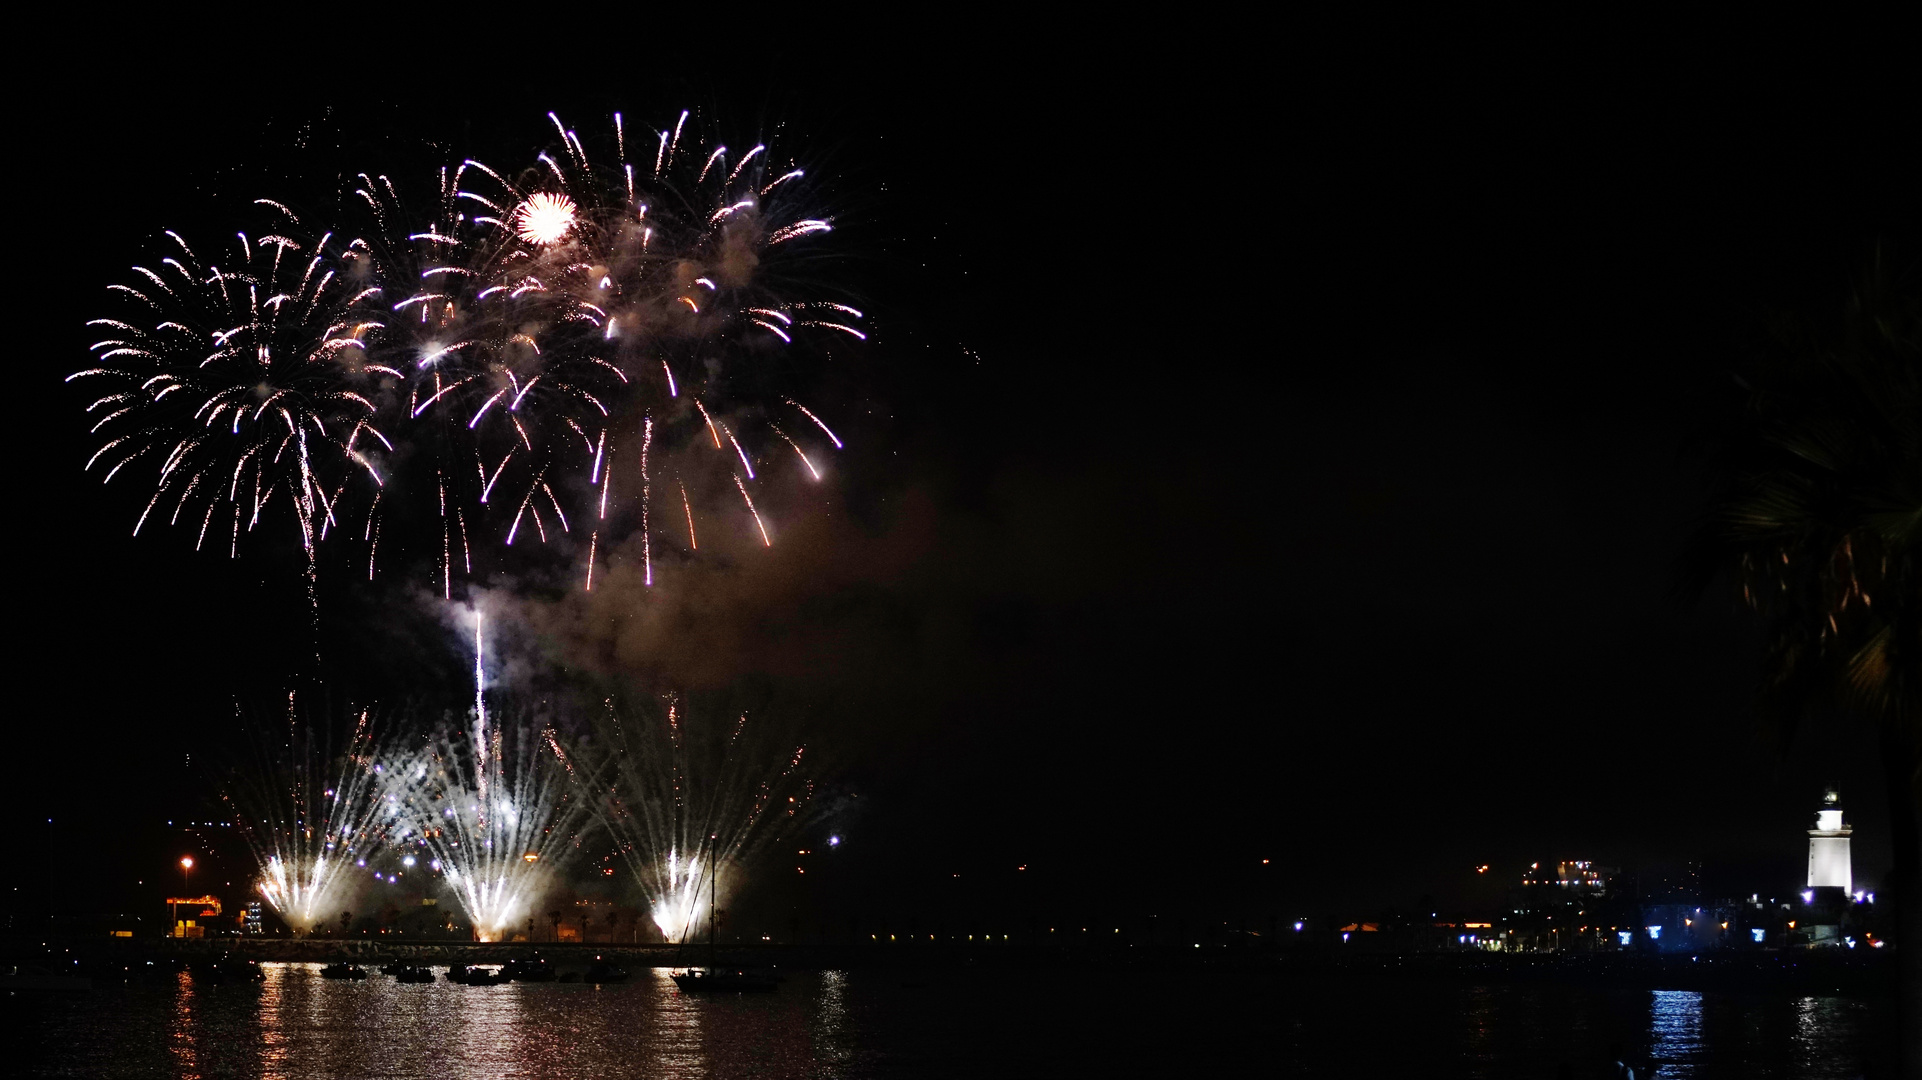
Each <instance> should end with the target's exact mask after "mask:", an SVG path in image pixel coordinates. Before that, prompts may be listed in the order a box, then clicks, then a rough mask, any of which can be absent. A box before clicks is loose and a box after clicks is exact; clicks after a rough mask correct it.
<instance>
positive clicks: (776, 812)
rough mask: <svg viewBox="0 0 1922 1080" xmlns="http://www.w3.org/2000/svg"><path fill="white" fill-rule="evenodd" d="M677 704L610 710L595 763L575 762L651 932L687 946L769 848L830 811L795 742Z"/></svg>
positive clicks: (773, 730)
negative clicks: (717, 902) (643, 903)
mask: <svg viewBox="0 0 1922 1080" xmlns="http://www.w3.org/2000/svg"><path fill="white" fill-rule="evenodd" d="M689 713H690V710H689V709H688V708H687V706H686V704H685V702H683V701H682V700H680V699H679V698H676V697H672V696H670V697H668V698H666V699H664V700H644V701H642V702H639V703H638V704H636V705H632V706H626V707H622V706H617V705H616V704H615V703H614V702H612V701H609V702H607V703H606V705H605V709H604V711H603V712H602V713H601V714H600V716H599V718H598V720H597V722H596V724H595V727H594V739H593V742H592V745H593V747H594V749H593V750H592V751H591V752H590V753H588V754H585V755H583V756H584V757H589V758H591V761H589V760H583V761H578V762H570V763H569V764H570V773H571V775H572V776H573V778H574V781H575V784H576V787H577V789H579V790H581V791H582V792H583V793H584V794H585V795H586V797H587V799H588V801H590V802H591V807H592V812H593V813H594V815H595V817H596V818H598V819H599V821H600V822H601V824H602V825H603V826H604V827H605V828H606V829H607V831H608V832H609V834H610V835H611V838H612V839H613V841H614V845H615V851H616V853H617V854H618V856H619V858H620V860H621V861H622V863H623V864H624V865H625V866H626V868H627V870H628V872H629V874H630V875H631V876H632V878H633V880H634V882H635V883H636V884H637V885H638V886H639V887H640V889H641V892H642V895H643V896H644V897H645V898H646V900H647V903H648V905H649V908H650V910H651V912H652V915H653V918H654V924H655V926H657V927H658V928H659V929H660V931H661V933H662V935H663V936H664V937H665V938H667V939H668V940H670V941H681V940H685V939H686V938H687V936H688V934H689V933H690V932H691V931H693V930H694V929H696V928H697V927H699V926H700V925H701V924H702V923H703V922H704V921H705V919H706V917H707V912H708V905H709V903H710V898H711V897H716V896H719V897H725V895H726V894H727V893H728V892H729V891H730V889H731V888H733V887H737V886H738V884H739V880H738V879H739V878H740V876H741V875H743V874H744V873H745V872H746V871H747V870H748V869H749V868H750V867H751V866H752V865H753V862H754V859H755V857H756V856H757V855H759V854H760V853H761V852H762V851H764V850H765V849H766V848H767V847H768V846H769V845H771V844H772V843H774V842H775V841H777V840H780V839H782V838H785V837H791V836H793V835H794V834H796V833H798V832H800V831H801V830H802V829H804V828H805V827H806V826H807V825H808V824H810V823H811V822H812V821H814V820H815V819H816V818H817V817H818V816H819V814H820V813H821V812H822V810H823V805H822V803H821V801H820V800H818V799H816V797H815V794H816V784H817V782H816V780H815V779H814V778H813V776H812V775H811V774H810V772H809V771H808V770H807V769H806V768H804V767H803V762H804V760H805V759H807V757H808V754H807V748H806V746H805V745H803V744H801V743H800V742H799V741H798V740H797V739H795V738H794V737H793V736H792V734H791V733H790V732H787V731H785V730H783V729H782V728H781V727H780V726H779V725H776V724H773V723H770V722H755V721H752V720H750V718H749V717H748V716H747V715H745V714H742V715H738V716H735V717H731V718H729V717H726V716H725V715H724V714H723V715H721V716H716V717H708V716H705V715H698V716H690V715H689Z"/></svg>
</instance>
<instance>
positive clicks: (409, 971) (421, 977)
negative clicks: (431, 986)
mask: <svg viewBox="0 0 1922 1080" xmlns="http://www.w3.org/2000/svg"><path fill="white" fill-rule="evenodd" d="M394 981H395V982H403V983H430V982H433V981H434V973H433V972H431V971H429V970H427V969H426V968H424V967H416V966H414V965H412V964H403V965H401V966H400V967H399V968H398V969H397V970H396V971H395V972H394Z"/></svg>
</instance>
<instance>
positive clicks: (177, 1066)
mask: <svg viewBox="0 0 1922 1080" xmlns="http://www.w3.org/2000/svg"><path fill="white" fill-rule="evenodd" d="M195 1004H196V1002H195V993H194V977H193V975H192V974H190V973H188V972H185V971H182V972H179V973H177V974H176V975H175V976H174V1008H173V1023H172V1024H171V1025H170V1026H169V1027H168V1030H167V1036H168V1037H167V1049H169V1050H170V1051H172V1052H173V1059H174V1075H176V1076H179V1077H181V1078H182V1080H198V1077H199V1076H200V1053H199V1038H198V1030H197V1029H198V1027H199V1025H198V1024H196V1023H195V1022H194V1006H195Z"/></svg>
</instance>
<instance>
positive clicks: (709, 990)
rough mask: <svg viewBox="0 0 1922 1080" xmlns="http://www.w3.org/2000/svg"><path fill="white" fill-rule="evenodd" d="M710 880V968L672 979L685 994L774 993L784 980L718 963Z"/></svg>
mask: <svg viewBox="0 0 1922 1080" xmlns="http://www.w3.org/2000/svg"><path fill="white" fill-rule="evenodd" d="M716 876H718V875H710V876H709V877H708V881H707V953H708V966H707V967H706V968H689V969H687V970H686V971H682V972H679V973H677V974H674V975H671V976H669V978H671V979H673V980H674V985H675V986H678V987H680V988H681V992H682V993H684V994H772V993H773V992H774V991H775V989H776V988H777V987H779V986H780V980H779V979H776V978H775V977H774V976H772V975H763V974H761V973H759V972H753V971H743V970H741V969H739V968H724V967H721V966H720V964H719V963H718V962H717V960H718V957H719V955H720V953H719V946H718V945H716V944H715V942H714V879H715V877H716Z"/></svg>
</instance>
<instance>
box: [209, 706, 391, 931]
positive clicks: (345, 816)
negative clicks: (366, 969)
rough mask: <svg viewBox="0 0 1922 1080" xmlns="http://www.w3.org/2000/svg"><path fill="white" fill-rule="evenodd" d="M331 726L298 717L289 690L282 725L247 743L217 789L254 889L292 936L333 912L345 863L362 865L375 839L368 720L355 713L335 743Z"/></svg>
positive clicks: (376, 805)
mask: <svg viewBox="0 0 1922 1080" xmlns="http://www.w3.org/2000/svg"><path fill="white" fill-rule="evenodd" d="M330 727H331V725H330V724H329V723H328V722H327V721H325V720H321V719H316V718H314V717H311V716H310V717H307V718H305V719H303V718H302V717H301V716H300V714H299V712H298V711H297V709H296V708H295V702H294V697H293V695H291V694H290V695H288V699H287V716H286V722H285V725H284V727H283V728H282V730H280V731H279V732H277V733H275V734H271V735H268V736H266V738H265V740H256V743H257V745H256V746H255V747H254V750H255V753H254V758H253V760H251V761H245V762H241V763H239V765H238V767H237V768H236V769H235V770H234V772H233V774H232V776H231V777H230V778H229V780H228V782H227V784H226V790H224V791H223V792H222V795H221V799H222V801H223V802H224V803H226V804H227V807H228V809H229V811H230V813H231V814H232V816H233V821H234V825H235V826H236V827H237V828H238V829H239V830H240V833H241V835H242V836H243V837H245V838H246V841H247V844H248V847H249V848H250V849H251V850H252V852H253V855H254V860H255V862H256V864H257V866H258V869H259V876H258V879H257V880H256V882H255V886H254V887H255V888H256V889H257V890H258V891H259V893H260V895H261V898H262V899H264V900H265V901H266V902H267V903H268V904H269V905H271V906H272V907H273V909H274V911H275V912H276V913H277V914H278V915H279V916H280V917H281V919H282V920H284V921H285V922H286V923H287V925H288V926H289V927H291V928H292V929H293V930H294V931H295V932H296V933H301V934H306V933H312V932H313V929H314V927H315V926H317V925H318V924H320V923H322V922H325V921H327V920H328V919H331V918H332V917H333V916H334V914H335V913H336V912H337V911H339V910H340V904H341V901H342V900H343V899H345V897H346V895H347V893H348V890H349V885H348V878H349V877H350V873H349V870H350V868H351V867H354V866H355V865H365V862H366V859H367V858H368V857H369V855H370V854H371V853H373V852H374V851H376V850H378V849H379V848H380V846H381V843H382V841H383V836H382V834H381V829H380V822H379V820H378V818H379V810H380V800H379V798H378V796H377V792H378V790H379V785H380V780H381V768H382V767H381V766H380V764H379V763H378V761H377V750H376V747H375V741H374V737H373V731H372V725H371V722H370V720H369V716H368V714H367V712H365V711H363V712H361V713H360V714H359V716H358V718H357V719H356V721H355V723H354V726H353V728H352V731H351V734H350V735H349V736H348V737H347V739H346V740H345V744H344V745H343V746H340V747H339V748H335V747H334V746H333V745H332V740H331V739H330V736H329V730H330Z"/></svg>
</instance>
